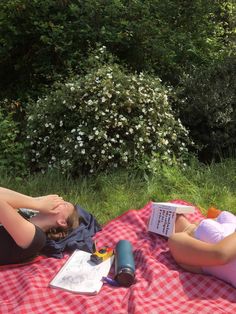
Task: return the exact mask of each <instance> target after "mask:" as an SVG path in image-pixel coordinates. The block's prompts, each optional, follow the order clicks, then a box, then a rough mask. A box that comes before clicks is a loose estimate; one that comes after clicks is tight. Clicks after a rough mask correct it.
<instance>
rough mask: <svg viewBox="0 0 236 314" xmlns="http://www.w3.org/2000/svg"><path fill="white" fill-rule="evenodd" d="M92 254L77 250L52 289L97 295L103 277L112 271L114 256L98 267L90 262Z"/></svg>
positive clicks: (51, 285) (60, 272) (63, 267)
mask: <svg viewBox="0 0 236 314" xmlns="http://www.w3.org/2000/svg"><path fill="white" fill-rule="evenodd" d="M90 256H91V253H87V252H84V251H81V250H76V251H75V252H74V253H73V254H72V255H71V256H70V257H69V259H68V260H67V261H66V263H65V264H64V265H63V266H62V268H61V269H60V270H59V272H58V273H57V274H56V276H55V277H54V278H53V280H52V281H51V282H50V283H49V286H50V287H53V288H60V289H64V290H68V291H71V292H75V293H81V294H97V293H98V292H99V291H100V289H101V288H102V285H103V282H102V277H106V276H107V275H108V273H109V271H110V268H111V265H112V263H113V259H114V256H112V257H110V258H108V259H107V260H105V261H104V262H102V263H100V264H98V265H96V264H94V263H93V262H91V261H90Z"/></svg>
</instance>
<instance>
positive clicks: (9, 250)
mask: <svg viewBox="0 0 236 314" xmlns="http://www.w3.org/2000/svg"><path fill="white" fill-rule="evenodd" d="M45 243H46V235H45V233H44V232H43V230H42V229H40V228H39V227H38V226H35V235H34V238H33V241H32V243H31V244H30V246H29V247H27V248H26V249H23V248H21V247H20V246H18V245H17V244H16V242H15V241H14V240H13V238H12V237H11V236H10V234H9V233H8V232H7V231H6V229H5V228H4V227H3V226H0V265H6V264H17V263H23V262H27V261H29V260H31V259H32V258H34V257H35V256H37V255H38V253H39V252H40V251H41V249H42V248H43V247H44V245H45Z"/></svg>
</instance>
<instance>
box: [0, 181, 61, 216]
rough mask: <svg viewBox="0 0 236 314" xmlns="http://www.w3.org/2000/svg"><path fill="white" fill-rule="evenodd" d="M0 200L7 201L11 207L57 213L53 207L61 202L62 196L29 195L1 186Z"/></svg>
mask: <svg viewBox="0 0 236 314" xmlns="http://www.w3.org/2000/svg"><path fill="white" fill-rule="evenodd" d="M0 200H2V201H4V202H6V203H8V204H9V205H10V206H11V207H13V208H20V207H25V208H30V209H35V210H38V211H40V212H45V213H49V212H52V213H57V211H55V210H54V209H55V208H56V207H57V206H58V205H59V204H60V203H61V202H62V198H61V197H59V196H58V195H47V196H42V197H31V196H28V195H24V194H21V193H18V192H15V191H12V190H9V189H6V188H1V187H0ZM0 221H1V220H0Z"/></svg>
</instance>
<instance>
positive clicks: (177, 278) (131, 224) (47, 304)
mask: <svg viewBox="0 0 236 314" xmlns="http://www.w3.org/2000/svg"><path fill="white" fill-rule="evenodd" d="M176 202H180V203H182V204H188V203H186V202H183V201H176ZM150 210H151V203H148V204H147V205H146V206H145V207H144V208H142V209H140V210H129V211H128V212H126V213H125V214H123V215H122V216H120V217H118V218H116V219H114V220H112V221H111V222H109V223H108V224H107V225H106V226H104V228H103V230H102V231H101V232H99V233H97V234H96V237H95V238H96V240H97V244H98V247H99V246H102V245H108V246H112V247H115V245H116V243H117V242H118V241H119V240H121V239H127V240H129V241H130V242H131V243H132V245H133V248H134V259H135V264H136V282H135V284H134V285H132V286H131V287H130V288H123V287H112V286H108V285H104V286H103V288H102V290H101V291H100V293H99V294H98V295H95V296H85V295H78V294H72V293H69V292H66V291H63V290H57V289H52V288H49V287H48V283H49V281H50V280H51V279H52V277H53V276H54V275H55V273H56V272H57V271H58V270H59V269H60V267H61V266H62V265H63V264H64V262H65V261H66V259H67V258H68V255H67V256H65V257H64V258H63V259H61V260H58V259H53V258H41V259H40V260H38V262H37V263H34V264H30V265H23V266H21V267H19V268H18V267H14V268H6V267H5V268H4V269H1V271H0V279H1V295H0V313H11V314H12V313H27V314H28V313H50V314H53V313H57V314H60V313H69V314H72V313H87V314H95V313H96V314H97V313H98V312H101V313H102V314H106V313H109V314H110V313H112V312H113V313H114V314H123V313H134V314H141V313H142V314H143V313H152V314H156V313H157V314H162V313H163V314H164V313H168V312H169V313H172V314H173V313H174V314H175V313H201V314H202V313H216V314H217V313H234V312H236V303H235V300H236V289H234V288H233V287H232V286H230V285H229V284H227V283H224V282H223V281H220V280H218V279H215V278H213V277H211V276H206V275H199V274H191V273H189V272H186V271H184V270H182V269H181V268H180V267H178V265H177V264H176V263H175V261H174V260H173V258H172V256H171V255H170V253H169V249H168V247H167V241H166V239H164V238H163V237H160V236H158V235H155V234H151V233H148V232H147V221H148V218H149V215H150ZM201 217H202V215H201V213H200V211H199V210H198V209H197V208H196V210H195V212H194V213H193V214H191V215H189V218H190V220H191V221H195V220H198V219H199V218H201ZM110 275H111V276H113V275H114V267H113V268H112V269H111V272H110Z"/></svg>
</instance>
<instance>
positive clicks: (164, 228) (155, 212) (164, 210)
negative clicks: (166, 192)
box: [148, 205, 176, 237]
mask: <svg viewBox="0 0 236 314" xmlns="http://www.w3.org/2000/svg"><path fill="white" fill-rule="evenodd" d="M175 218H176V208H175V207H167V206H162V205H159V206H155V205H153V209H152V214H151V218H150V220H149V225H148V230H149V231H151V232H155V233H158V234H160V235H163V236H166V237H170V236H171V235H172V233H173V232H174V227H175Z"/></svg>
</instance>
